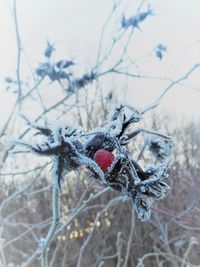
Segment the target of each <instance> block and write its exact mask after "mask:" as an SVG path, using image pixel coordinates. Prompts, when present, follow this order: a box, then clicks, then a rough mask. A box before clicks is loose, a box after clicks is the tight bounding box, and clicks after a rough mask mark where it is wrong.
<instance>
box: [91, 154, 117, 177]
mask: <svg viewBox="0 0 200 267" xmlns="http://www.w3.org/2000/svg"><path fill="white" fill-rule="evenodd" d="M114 158H115V157H114V155H113V154H112V153H111V152H110V151H108V150H106V149H99V150H97V152H96V153H95V154H94V161H95V162H96V163H97V164H98V165H99V167H100V168H101V169H102V171H103V172H107V170H108V168H109V167H110V166H111V164H112V162H113V160H114Z"/></svg>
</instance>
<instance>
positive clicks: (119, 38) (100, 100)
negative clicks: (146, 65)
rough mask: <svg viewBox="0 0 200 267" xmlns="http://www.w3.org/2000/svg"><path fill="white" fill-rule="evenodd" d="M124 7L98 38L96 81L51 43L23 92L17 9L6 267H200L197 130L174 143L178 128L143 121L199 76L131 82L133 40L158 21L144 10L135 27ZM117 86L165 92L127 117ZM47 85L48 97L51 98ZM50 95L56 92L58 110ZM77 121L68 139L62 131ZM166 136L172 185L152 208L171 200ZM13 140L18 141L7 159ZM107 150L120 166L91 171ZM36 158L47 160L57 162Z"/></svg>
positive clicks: (4, 208)
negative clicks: (127, 82)
mask: <svg viewBox="0 0 200 267" xmlns="http://www.w3.org/2000/svg"><path fill="white" fill-rule="evenodd" d="M122 3H123V0H119V1H114V2H113V8H112V10H111V13H110V15H109V17H108V18H107V20H106V22H105V24H104V25H103V27H102V31H101V36H100V41H99V47H98V51H97V56H96V62H95V65H94V66H93V67H91V69H90V70H89V71H87V72H86V73H83V74H82V75H80V76H78V75H76V65H78V62H74V61H73V60H72V59H70V58H67V59H60V60H56V59H55V57H54V54H56V45H54V44H53V43H51V42H50V41H48V42H47V46H46V48H45V49H44V61H43V62H40V63H39V64H38V65H37V66H36V67H35V69H34V70H33V69H31V73H32V76H31V77H32V79H31V81H26V80H24V79H23V65H22V58H24V57H25V55H26V54H25V51H24V48H23V42H22V40H21V36H20V28H19V26H18V17H17V6H16V1H15V0H14V1H13V10H12V11H13V17H14V25H15V32H16V40H17V63H16V77H14V78H11V77H9V76H7V77H6V78H5V83H6V85H7V88H8V89H9V90H13V91H14V92H16V102H15V104H14V106H13V109H12V110H11V112H10V114H9V116H8V120H7V121H6V122H5V124H4V126H3V127H2V129H1V133H0V137H1V139H0V142H1V143H0V145H1V170H0V171H1V172H0V178H1V197H0V199H1V205H0V221H1V228H0V234H1V237H0V238H1V239H0V264H1V266H3V267H8V266H10V267H11V266H20V267H21V266H23V267H25V266H40V265H42V266H43V267H45V266H49V267H56V266H62V267H64V266H70V267H71V266H77V267H84V266H91V267H93V266H94V267H100V266H117V267H128V266H138V267H139V266H145V265H146V266H177V267H178V266H182V267H184V266H198V264H199V252H198V251H199V250H198V249H196V247H197V245H198V240H199V238H198V237H197V238H195V236H199V229H200V225H199V220H198V219H199V208H198V206H199V197H198V193H199V182H198V180H197V177H198V172H199V166H198V161H197V160H196V158H197V156H196V155H197V153H198V144H199V139H198V136H199V133H198V127H197V126H196V125H195V124H191V125H190V126H187V125H186V126H185V128H184V129H183V130H182V131H180V132H179V130H177V128H173V126H171V127H170V126H169V125H170V123H171V124H173V121H172V120H170V119H163V120H162V122H160V118H159V116H156V117H155V118H156V119H155V118H154V120H152V125H151V124H150V123H149V124H150V125H149V127H148V128H147V127H145V123H143V122H142V119H143V117H145V115H146V113H148V112H150V111H151V110H154V109H155V108H156V107H157V106H158V105H159V103H160V102H161V101H162V99H163V97H164V96H165V94H166V93H167V92H168V91H169V90H171V89H172V88H173V87H174V86H175V85H177V84H179V85H181V86H185V85H184V81H185V80H187V79H188V78H189V77H190V75H191V74H192V73H194V72H196V71H197V70H199V67H200V63H197V64H194V65H193V66H192V67H191V68H190V69H189V70H188V71H187V72H186V73H184V74H183V75H181V76H180V77H177V78H176V79H173V80H172V79H170V78H167V77H157V76H155V77H151V76H148V75H143V74H141V73H140V72H139V71H138V72H135V73H134V72H129V71H128V69H129V68H127V67H126V65H127V64H128V65H130V66H134V67H135V69H137V68H138V65H139V64H142V63H140V61H138V62H137V64H136V62H135V61H134V60H133V59H132V58H130V56H129V47H130V44H131V42H132V40H133V37H134V33H135V32H136V31H138V30H140V29H141V28H142V26H143V23H147V22H148V20H150V19H153V18H154V10H153V8H152V7H151V6H150V4H149V3H148V2H146V1H141V3H140V5H139V7H138V9H137V12H136V13H135V14H132V15H131V16H129V15H127V14H123V12H121V5H122ZM117 12H118V13H119V12H121V19H120V20H119V21H118V24H117V26H116V28H114V29H113V36H112V38H111V40H110V43H109V44H108V46H106V45H105V43H104V42H105V33H106V31H107V29H108V27H109V26H110V24H111V25H112V22H113V20H114V19H115V18H116V17H115V15H116V13H117ZM121 44H122V45H121ZM119 47H120V53H117V55H116V52H115V51H116V49H119ZM153 55H154V56H155V57H156V58H157V59H158V60H159V61H161V62H162V60H163V58H164V57H165V56H167V47H166V46H165V45H164V44H158V45H156V47H155V50H154V54H153ZM149 56H152V55H149ZM111 59H112V60H111ZM121 76H122V77H125V78H126V77H129V78H132V79H133V80H134V79H155V80H163V81H166V82H167V85H166V87H164V88H163V90H162V93H161V94H160V95H159V96H158V97H157V99H155V101H154V102H153V103H149V106H148V107H146V108H145V109H143V110H137V109H135V108H133V107H132V103H128V104H122V105H121V100H118V95H117V94H116V92H115V91H114V90H104V89H103V86H102V85H103V82H104V83H106V81H107V79H108V77H111V78H112V77H114V78H115V79H116V80H117V79H120V77H121ZM47 81H50V85H49V86H48V88H44V85H45V83H46V82H47ZM50 89H52V90H54V91H53V92H55V93H54V94H53V95H54V102H53V103H52V101H49V94H50V93H48V90H50ZM196 89H198V87H196ZM127 90H128V88H127ZM49 92H50V91H49ZM27 107H33V108H34V110H35V114H36V115H35V114H34V118H31V119H30V120H29V118H28V119H27V118H26V117H28V116H30V114H29V112H27ZM114 107H116V108H114ZM31 109H32V108H31ZM111 111H113V112H111ZM19 113H21V114H22V116H19ZM24 118H25V122H26V123H24ZM63 120H64V121H65V122H64V123H63V122H62V123H60V124H59V123H58V121H63ZM144 120H145V118H144ZM70 121H73V127H72V123H71V125H70V123H67V122H70ZM74 121H75V122H76V124H77V126H74ZM50 122H51V123H50ZM55 122H57V123H55ZM27 124H28V126H27ZM136 126H137V127H136ZM168 128H169V129H171V130H169V129H168ZM32 129H34V130H36V132H35V134H33V132H32ZM149 129H150V130H149ZM158 129H159V132H158ZM173 129H174V130H173ZM30 130H31V131H30ZM160 130H162V131H160ZM161 132H162V133H163V132H165V133H166V135H164V134H162V133H161ZM169 134H170V135H172V136H174V139H175V141H174V143H175V144H176V143H178V144H179V146H178V148H177V147H176V148H175V152H174V153H175V163H174V165H173V167H172V168H171V170H170V172H169V179H168V180H167V181H168V183H169V185H170V186H171V188H172V190H171V192H170V193H169V195H168V197H166V199H165V200H164V201H159V202H154V203H153V204H152V202H153V199H160V198H161V197H163V196H164V195H165V194H166V193H167V192H168V191H169V187H168V185H167V184H166V183H165V182H163V179H165V178H167V177H166V171H167V169H168V167H169V158H170V156H171V149H172V142H171V139H170V137H169V136H168V135H169ZM16 137H17V138H18V139H17V138H16ZM14 138H16V139H17V140H15V141H14V142H13V143H12V144H10V143H9V147H8V141H10V140H11V139H14ZM176 138H177V139H178V140H176ZM25 140H26V141H25ZM16 144H18V145H22V149H21V147H19V146H16ZM23 148H24V149H23ZM101 149H102V150H104V153H105V151H106V153H108V154H109V153H110V154H109V155H111V154H112V155H113V157H114V159H113V160H112V163H111V164H110V165H109V166H108V169H106V171H105V170H104V169H102V168H103V167H102V165H100V163H99V162H98V161H97V160H95V154H96V153H97V152H98V151H99V150H101ZM22 152H26V154H24V153H22ZM30 152H34V153H36V154H38V155H43V156H49V157H50V158H51V160H52V162H51V161H50V159H49V158H46V157H36V156H35V157H34V156H33V155H32V154H30ZM150 152H151V153H150ZM111 157H112V156H111ZM51 163H52V164H53V167H52V165H51ZM147 165H148V166H147ZM84 166H85V167H86V168H84ZM51 168H52V169H51ZM69 171H72V172H69ZM50 172H53V174H54V175H53V176H52V177H53V178H52V179H51V175H50ZM112 189H114V190H112ZM186 196H188V197H186ZM129 199H131V200H132V201H128V200H129ZM125 200H126V201H125ZM52 201H53V203H52ZM133 207H134V208H133ZM150 207H151V209H153V213H152V216H151V217H150ZM135 210H136V214H137V216H138V217H139V219H142V220H147V219H148V221H147V222H146V223H143V222H142V223H141V222H140V221H139V220H138V219H137V216H135ZM191 216H192V218H193V219H192V220H191Z"/></svg>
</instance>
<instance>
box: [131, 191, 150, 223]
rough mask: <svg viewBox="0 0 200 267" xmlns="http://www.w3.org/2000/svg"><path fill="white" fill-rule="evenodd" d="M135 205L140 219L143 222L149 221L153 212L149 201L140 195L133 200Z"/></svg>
mask: <svg viewBox="0 0 200 267" xmlns="http://www.w3.org/2000/svg"><path fill="white" fill-rule="evenodd" d="M133 203H134V207H135V210H136V213H137V216H138V218H139V219H140V220H141V221H143V222H145V221H147V220H149V218H150V215H151V210H150V208H149V204H148V203H147V200H146V199H144V198H142V197H141V196H140V195H136V197H135V198H134V199H133Z"/></svg>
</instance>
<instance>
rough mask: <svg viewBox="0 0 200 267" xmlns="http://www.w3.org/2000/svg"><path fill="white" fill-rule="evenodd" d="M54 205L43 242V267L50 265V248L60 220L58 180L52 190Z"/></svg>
mask: <svg viewBox="0 0 200 267" xmlns="http://www.w3.org/2000/svg"><path fill="white" fill-rule="evenodd" d="M52 206H53V220H52V224H51V227H50V229H49V231H48V234H47V236H46V238H45V239H44V240H43V243H42V255H41V257H42V259H41V260H42V267H48V248H49V245H50V243H51V241H52V240H53V238H54V236H55V234H56V230H57V227H58V225H59V220H60V189H59V187H58V183H57V181H55V180H54V182H53V192H52Z"/></svg>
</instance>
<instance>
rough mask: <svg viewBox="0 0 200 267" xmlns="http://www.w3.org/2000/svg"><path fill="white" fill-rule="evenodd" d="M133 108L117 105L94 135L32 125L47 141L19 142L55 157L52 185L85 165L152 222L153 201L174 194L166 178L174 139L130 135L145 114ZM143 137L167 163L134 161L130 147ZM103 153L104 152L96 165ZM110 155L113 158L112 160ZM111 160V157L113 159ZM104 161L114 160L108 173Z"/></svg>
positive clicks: (108, 166)
mask: <svg viewBox="0 0 200 267" xmlns="http://www.w3.org/2000/svg"><path fill="white" fill-rule="evenodd" d="M128 109H129V110H131V114H129V115H128V116H127V114H126V112H125V106H123V105H120V106H118V107H117V108H115V110H114V112H113V113H112V114H111V116H110V117H109V119H108V120H107V121H106V123H105V125H104V126H103V127H101V128H99V129H98V130H96V131H93V132H89V133H83V132H80V131H78V130H77V129H73V128H71V127H70V126H66V125H64V126H63V125H61V126H58V125H57V126H53V127H49V128H47V127H41V126H38V125H36V124H32V123H30V122H29V125H30V126H31V127H32V128H35V129H36V130H37V131H38V133H39V134H41V135H43V136H45V140H44V141H43V142H41V143H36V144H34V145H33V144H30V143H26V142H22V141H17V143H18V144H21V145H24V146H26V147H27V148H28V149H29V150H30V151H32V152H34V153H36V154H38V155H41V156H50V157H51V158H52V163H53V168H52V170H53V175H52V178H53V183H54V184H55V185H57V186H58V188H59V190H60V189H61V186H62V181H63V180H64V175H65V173H66V172H69V171H72V170H76V169H77V168H79V167H80V166H81V165H85V166H86V167H87V169H88V170H89V171H90V172H91V174H92V175H93V177H94V178H96V179H97V180H100V181H101V182H103V183H105V184H106V185H107V186H109V187H111V188H113V189H114V190H117V191H120V192H121V193H122V194H124V195H126V196H128V197H129V198H131V199H132V201H133V204H134V207H135V209H136V212H137V215H138V217H139V218H140V219H141V220H142V221H146V220H147V219H149V217H150V213H151V211H150V205H151V203H152V202H153V200H154V199H160V198H162V197H163V196H164V195H165V194H166V193H167V192H168V190H169V186H168V185H167V184H166V183H165V182H163V180H164V179H165V178H166V177H167V174H166V172H167V169H168V167H169V164H170V155H171V148H172V143H171V138H170V137H168V136H164V135H162V134H159V133H157V132H150V131H147V130H144V129H137V130H135V131H133V132H131V133H127V132H126V131H127V129H128V128H129V127H130V126H131V124H133V123H136V122H139V121H140V120H141V118H142V115H143V113H144V112H143V113H142V112H138V111H137V110H135V109H133V108H130V107H128ZM27 121H28V120H27ZM140 132H146V133H148V134H150V135H152V136H153V137H154V138H153V139H152V141H151V143H150V144H149V149H150V151H152V152H153V153H154V154H155V153H156V155H157V157H158V159H159V160H160V159H162V164H160V165H158V166H156V167H155V166H151V167H148V168H146V169H145V170H143V168H142V167H141V166H140V165H139V163H138V162H137V161H136V160H134V159H133V157H132V155H131V153H130V152H129V148H128V144H129V143H130V141H131V140H132V139H133V138H134V137H135V136H136V135H137V134H139V133H140ZM88 136H89V137H88ZM98 151H101V153H100V154H99V156H98V160H97V156H96V155H97V152H98ZM103 151H104V152H103ZM106 151H107V152H109V153H110V154H109V153H107V156H106ZM109 155H112V156H111V158H109V157H110V156H109ZM101 157H102V159H101ZM101 161H103V162H101ZM105 161H109V164H108V165H107V166H106V168H105V164H107V163H106V162H105ZM102 166H104V167H102Z"/></svg>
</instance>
